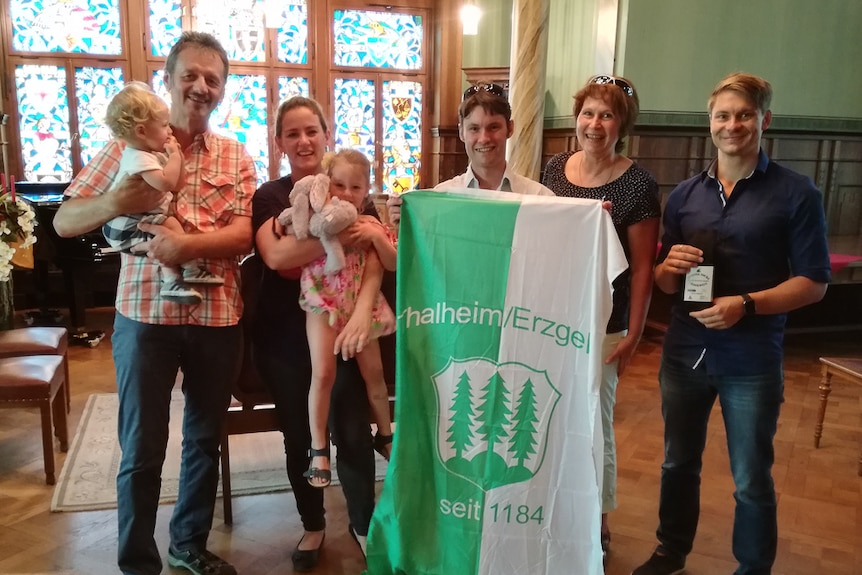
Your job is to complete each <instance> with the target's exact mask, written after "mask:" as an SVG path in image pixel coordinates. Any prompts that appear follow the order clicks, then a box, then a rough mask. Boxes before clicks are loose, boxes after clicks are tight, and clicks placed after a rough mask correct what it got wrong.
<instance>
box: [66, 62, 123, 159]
mask: <svg viewBox="0 0 862 575" xmlns="http://www.w3.org/2000/svg"><path fill="white" fill-rule="evenodd" d="M122 88H123V69H122V68H91V67H84V68H75V98H76V100H77V102H78V107H77V114H76V116H77V118H78V135H79V138H78V143H79V145H80V146H81V165H86V164H87V163H88V162H89V161H90V160H92V159H93V156H95V155H96V152H98V151H99V150H101V149H102V148H103V147H105V144H107V143H108V142H109V141H111V139H112V138H113V136H112V134H111V130H110V129H109V128H108V126H106V125H105V110H107V108H108V103H109V102H110V101H111V98H113V97H114V96H115V95H116V94H117V92H119V91H120V90H121V89H122Z"/></svg>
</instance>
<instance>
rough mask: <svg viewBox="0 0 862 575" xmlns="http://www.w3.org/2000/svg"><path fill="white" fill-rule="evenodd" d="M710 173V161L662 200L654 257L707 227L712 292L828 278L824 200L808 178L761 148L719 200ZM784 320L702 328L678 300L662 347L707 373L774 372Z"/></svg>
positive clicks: (765, 318)
mask: <svg viewBox="0 0 862 575" xmlns="http://www.w3.org/2000/svg"><path fill="white" fill-rule="evenodd" d="M714 170H715V162H713V164H712V165H711V166H710V168H709V169H708V170H706V171H704V172H702V173H701V174H698V175H697V176H694V177H693V178H690V179H688V180H686V181H684V182H682V183H681V184H680V185H678V186H677V187H676V189H674V191H673V192H671V194H670V196H669V197H668V201H667V205H666V206H665V212H664V219H663V224H664V235H663V236H662V249H661V252H660V253H659V257H658V261H659V262H661V261H664V259H665V258H666V257H667V254H668V251H670V248H671V247H673V246H674V244H689V245H696V246H697V245H698V241H697V239H698V238H703V237H704V236H705V234H704V231H706V232H707V234H706V237H714V238H715V240H714V241H715V243H714V246H713V264H714V265H715V280H714V284H713V292H714V296H716V297H717V296H727V295H741V294H744V293H749V292H756V291H760V290H764V289H768V288H772V287H775V286H776V285H778V284H780V283H781V282H783V281H785V280H787V279H789V278H790V277H794V276H804V277H807V278H809V279H811V280H813V281H815V282H821V283H828V282H829V281H830V280H831V274H830V267H829V248H828V244H827V241H826V216H825V214H824V211H823V198H822V194H821V193H820V191H819V190H818V189H817V188H816V187H815V186H814V183H813V182H812V181H811V179H810V178H809V177H807V176H803V175H801V174H798V173H796V172H793V171H791V170H789V169H787V168H784V167H782V166H780V165H778V164H776V163H775V162H772V161H770V160H769V158H768V157H767V155H766V153H765V152H763V150H761V151H760V157H759V160H758V163H757V167H756V168H755V169H754V171H753V172H752V173H751V174H750V175H749V176H748V177H747V178H745V179H743V180H740V181H739V182H737V183H736V185H735V186H734V188H733V192H732V193H731V195H730V197H729V198H727V200H726V202H725V199H724V193H723V191H722V188H721V184H720V182H719V181H718V179H717V178H716V177H715V173H714ZM709 234H713V235H712V236H710V235H709ZM698 247H700V246H698ZM677 295H678V297H679V294H677ZM786 320H787V314H775V315H755V316H745V317H743V318H742V319H741V320H740V321H739V322H738V323H736V324H735V325H734V326H733V327H731V328H730V329H725V330H715V329H707V328H706V327H704V326H703V325H702V324H701V323H700V322H698V321H697V320H695V319H693V318H690V317H689V316H688V310H686V309H685V308H684V307H683V306H682V305H681V304H680V303H679V300H678V301H677V302H676V303H675V304H674V306H673V309H672V312H671V322H670V326H669V327H668V331H667V334H666V335H665V341H664V349H663V352H664V353H665V354H667V355H668V356H669V357H673V358H674V359H675V360H677V361H681V362H682V363H683V364H685V365H690V366H692V367H694V366H695V365H696V364H697V363H698V361H699V360H700V361H703V362H705V366H706V370H707V373H709V374H710V375H760V374H764V373H768V372H774V371H775V369H776V367H778V368H779V369H780V366H781V362H782V359H783V338H784V324H785V322H786ZM701 357H702V359H701Z"/></svg>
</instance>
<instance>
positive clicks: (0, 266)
mask: <svg viewBox="0 0 862 575" xmlns="http://www.w3.org/2000/svg"><path fill="white" fill-rule="evenodd" d="M14 253H15V248H13V247H12V246H10V245H9V244H7V243H6V242H0V282H5V281H7V280H8V279H9V276H10V275H11V274H12V255H13V254H14Z"/></svg>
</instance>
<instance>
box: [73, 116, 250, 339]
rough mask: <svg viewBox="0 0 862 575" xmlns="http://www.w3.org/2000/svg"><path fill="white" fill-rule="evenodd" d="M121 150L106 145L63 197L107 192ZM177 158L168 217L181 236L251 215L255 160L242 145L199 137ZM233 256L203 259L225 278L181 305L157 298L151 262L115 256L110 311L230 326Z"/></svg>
mask: <svg viewBox="0 0 862 575" xmlns="http://www.w3.org/2000/svg"><path fill="white" fill-rule="evenodd" d="M123 147H124V143H122V142H118V141H113V142H111V143H109V144H108V145H107V146H105V147H104V149H102V151H100V152H99V153H98V154H97V155H96V157H95V158H93V160H92V161H90V163H89V164H87V165H86V166H85V167H84V169H83V170H81V173H79V174H78V176H77V177H76V178H75V180H74V181H73V182H72V183H71V185H69V187H68V189H67V190H66V195H67V196H68V197H70V198H87V197H93V196H97V195H101V194H103V193H105V192H107V191H108V190H109V189H110V188H111V183H112V182H113V179H114V177H115V176H116V174H117V171H118V169H119V164H120V157H121V155H122V150H123ZM183 157H184V162H185V173H186V176H185V185H184V186H183V187H182V189H180V190H179V191H178V192H177V193H176V194H175V195H174V201H173V203H172V206H171V207H172V209H171V213H172V215H174V217H176V218H177V220H179V221H180V223H181V224H182V226H183V228H184V229H185V231H186V233H196V232H211V231H214V230H218V229H220V228H223V227H225V226H227V225H228V224H229V223H230V222H231V219H232V218H233V216H251V197H252V195H253V194H254V190H255V188H256V187H257V180H256V176H255V170H254V163H253V161H252V159H251V157H250V156H249V155H248V153H247V152H246V151H245V148H243V146H242V145H241V144H239V143H238V142H236V141H235V140H231V139H229V138H225V137H222V136H218V135H216V134H213V133H211V132H206V133H204V134H202V135H198V136H197V137H195V139H194V141H193V142H192V145H191V146H189V148H188V149H186V150H183ZM239 259H240V258H239V256H235V257H229V258H209V259H202V260H201V264H202V265H203V266H205V267H206V268H207V269H208V270H209V271H210V272H212V273H213V274H215V275H218V276H222V277H224V285H223V286H207V287H205V288H202V289H200V290H199V291H200V292H201V294H202V295H203V298H204V299H203V302H202V303H200V304H198V305H180V304H177V303H172V302H168V301H164V300H162V299H161V298H160V297H159V289H160V287H161V278H160V273H159V266H158V264H156V263H154V262H152V261H150V260H149V259H147V258H145V257H140V256H131V255H129V254H123V253H121V254H120V279H119V282H118V285H117V300H116V307H117V311H118V312H119V313H121V314H123V315H124V316H126V317H128V318H129V319H133V320H135V321H140V322H142V323H148V324H158V325H203V326H211V327H223V326H229V325H236V324H237V323H238V322H239V318H240V316H241V315H242V299H241V298H240V291H239Z"/></svg>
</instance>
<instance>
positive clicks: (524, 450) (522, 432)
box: [509, 378, 539, 465]
mask: <svg viewBox="0 0 862 575" xmlns="http://www.w3.org/2000/svg"><path fill="white" fill-rule="evenodd" d="M512 420H513V421H514V426H513V427H512V431H513V433H512V441H511V446H510V447H509V453H511V454H512V455H514V456H515V458H516V459H517V460H518V465H524V461H526V460H527V459H528V458H529V457H530V456H531V455H533V454H534V453H536V449H535V447H536V425H535V424H536V422H538V421H539V419H538V418H537V417H536V390H535V389H534V388H533V382H532V380H530V379H529V378H527V381H526V382H524V387H522V388H521V393H520V394H519V395H518V401H517V403H516V405H515V415H514V417H513V418H512Z"/></svg>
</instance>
